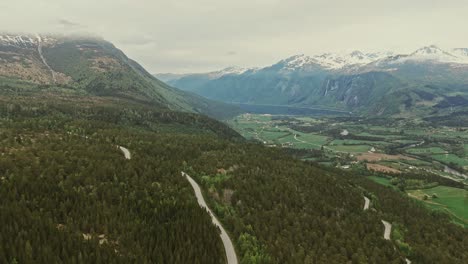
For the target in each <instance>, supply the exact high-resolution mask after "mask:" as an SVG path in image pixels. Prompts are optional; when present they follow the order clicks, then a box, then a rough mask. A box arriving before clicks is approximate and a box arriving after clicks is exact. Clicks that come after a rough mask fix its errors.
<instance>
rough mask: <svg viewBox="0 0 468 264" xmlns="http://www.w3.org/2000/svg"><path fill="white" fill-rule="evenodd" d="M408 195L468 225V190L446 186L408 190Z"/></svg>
mask: <svg viewBox="0 0 468 264" xmlns="http://www.w3.org/2000/svg"><path fill="white" fill-rule="evenodd" d="M408 195H409V196H410V197H413V198H416V199H418V200H420V201H423V202H424V204H425V205H427V206H429V207H430V208H431V209H434V210H442V211H445V212H448V213H449V214H450V215H451V216H452V217H453V219H454V221H455V222H456V223H459V224H463V225H464V226H465V227H468V191H467V190H464V189H459V188H452V187H447V186H437V187H435V188H431V189H423V190H411V191H408Z"/></svg>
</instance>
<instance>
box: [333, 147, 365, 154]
mask: <svg viewBox="0 0 468 264" xmlns="http://www.w3.org/2000/svg"><path fill="white" fill-rule="evenodd" d="M328 148H329V149H332V150H334V151H338V152H348V153H364V152H367V151H369V150H371V149H372V147H371V146H369V145H331V146H329V147H328Z"/></svg>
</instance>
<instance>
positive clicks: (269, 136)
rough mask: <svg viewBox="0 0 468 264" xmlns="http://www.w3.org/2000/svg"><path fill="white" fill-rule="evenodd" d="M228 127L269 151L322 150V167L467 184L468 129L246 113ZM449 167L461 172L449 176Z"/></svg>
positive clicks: (415, 123) (377, 120)
mask: <svg viewBox="0 0 468 264" xmlns="http://www.w3.org/2000/svg"><path fill="white" fill-rule="evenodd" d="M229 124H230V126H231V127H233V128H234V129H235V130H236V131H238V132H239V133H240V134H241V135H243V136H244V137H245V138H247V139H251V140H255V141H259V142H261V143H263V144H265V145H268V146H270V147H281V148H292V149H299V150H320V151H322V152H323V157H321V159H320V163H322V164H330V165H331V166H343V165H344V166H346V167H348V166H354V165H355V164H359V163H361V164H362V163H364V164H363V165H364V167H367V168H369V169H373V170H380V171H384V169H385V170H387V171H388V172H397V173H398V172H407V171H412V172H425V171H430V172H435V173H438V174H440V175H441V176H446V177H451V178H454V179H457V180H459V181H464V182H466V183H468V176H467V177H464V175H463V174H465V175H468V127H467V128H458V129H454V128H450V127H434V126H432V125H430V124H426V123H424V122H422V121H420V120H417V121H414V120H401V119H400V120H395V119H369V120H361V119H357V118H352V117H323V116H321V117H312V116H280V115H265V114H263V115H260V114H243V115H240V116H237V117H235V118H234V119H232V120H231V121H229ZM389 154H390V155H389ZM324 157H330V160H326V159H324ZM362 157H366V158H365V159H364V158H362ZM304 159H306V160H315V159H313V158H311V157H304ZM369 163H370V165H368V164H369ZM446 166H448V167H450V168H451V169H453V171H458V172H460V173H459V174H458V175H456V174H457V173H455V175H450V174H452V170H446V169H445V168H446ZM387 168H392V169H387ZM447 174H448V175H447Z"/></svg>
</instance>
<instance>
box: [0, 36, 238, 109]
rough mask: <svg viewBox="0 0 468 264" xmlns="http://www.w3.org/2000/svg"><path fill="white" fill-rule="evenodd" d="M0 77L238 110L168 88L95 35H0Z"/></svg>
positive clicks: (168, 104)
mask: <svg viewBox="0 0 468 264" xmlns="http://www.w3.org/2000/svg"><path fill="white" fill-rule="evenodd" d="M0 80H2V83H9V84H10V85H11V84H12V83H17V84H18V83H21V82H26V83H28V84H32V85H37V86H49V87H60V88H61V89H62V90H63V89H66V90H70V91H73V92H75V93H81V94H87V95H90V96H100V97H114V98H120V99H126V100H133V101H138V102H144V103H146V104H151V105H153V106H154V107H156V108H160V109H169V110H174V111H186V112H194V113H202V114H207V115H210V116H212V117H217V118H225V117H229V116H232V115H235V114H237V113H239V110H238V109H236V108H234V107H232V106H229V105H226V104H223V103H219V102H214V101H211V100H207V99H205V98H203V97H200V96H198V95H195V94H192V93H187V92H184V91H181V90H179V89H176V88H173V87H170V86H168V85H166V84H165V83H163V82H161V81H159V80H158V79H156V78H154V77H153V76H152V75H151V74H149V73H148V72H147V71H146V70H145V69H144V68H143V67H142V66H141V65H139V64H138V63H137V62H135V61H133V60H132V59H130V58H128V57H127V56H126V55H125V54H124V53H123V52H122V51H121V50H119V49H117V48H116V47H115V46H114V45H113V44H111V43H110V42H107V41H105V40H103V39H100V38H97V37H89V36H58V35H55V36H54V35H47V36H43V35H36V36H33V35H12V34H3V35H0Z"/></svg>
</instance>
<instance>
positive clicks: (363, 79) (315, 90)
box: [167, 45, 468, 115]
mask: <svg viewBox="0 0 468 264" xmlns="http://www.w3.org/2000/svg"><path fill="white" fill-rule="evenodd" d="M167 82H168V83H169V84H170V85H172V86H175V87H178V88H181V89H184V90H187V91H191V92H194V93H197V94H199V95H202V96H205V97H207V98H211V99H216V100H221V101H224V102H231V101H234V102H239V103H249V104H285V105H291V106H306V107H332V108H334V109H342V110H347V111H353V112H358V113H373V114H375V113H378V114H381V115H398V114H407V113H411V112H419V110H421V109H423V108H424V109H423V112H425V113H433V112H434V111H436V112H437V111H441V109H434V108H433V107H434V106H435V105H436V104H437V103H438V102H440V101H443V100H446V99H447V97H451V96H457V95H458V96H462V97H463V96H465V97H466V96H468V91H466V90H465V89H464V88H462V87H464V85H465V84H468V49H465V48H457V49H450V50H448V51H446V50H443V49H441V48H439V47H437V46H435V45H430V46H426V47H422V48H420V49H417V50H416V51H414V52H411V53H409V54H396V53H393V52H382V53H365V52H361V51H354V52H351V53H347V54H345V55H339V54H333V53H325V54H322V55H315V56H306V55H303V54H302V55H295V56H292V57H289V58H286V59H284V60H281V61H279V62H277V63H275V64H273V65H271V66H267V67H264V68H257V69H255V70H253V71H249V70H246V71H243V72H242V73H240V74H226V75H221V76H220V77H218V78H215V79H212V78H208V74H194V75H184V76H182V77H179V78H178V79H177V78H176V79H172V80H168V81H167ZM331 84H332V85H331ZM330 85H331V86H330ZM428 87H432V88H428ZM434 87H438V89H434ZM364 91H367V92H364ZM421 91H423V92H425V93H430V94H431V98H433V99H432V100H427V97H424V96H422V97H421V96H420V95H421V94H422V93H421ZM418 94H419V95H418ZM377 95H378V96H377ZM350 98H354V99H352V100H351V99H350ZM385 98H391V100H385ZM467 98H468V97H467ZM449 100H450V99H449ZM457 107H461V108H463V107H465V105H457ZM376 109H378V111H377V112H376ZM457 109H458V108H457ZM457 109H456V110H457Z"/></svg>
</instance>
